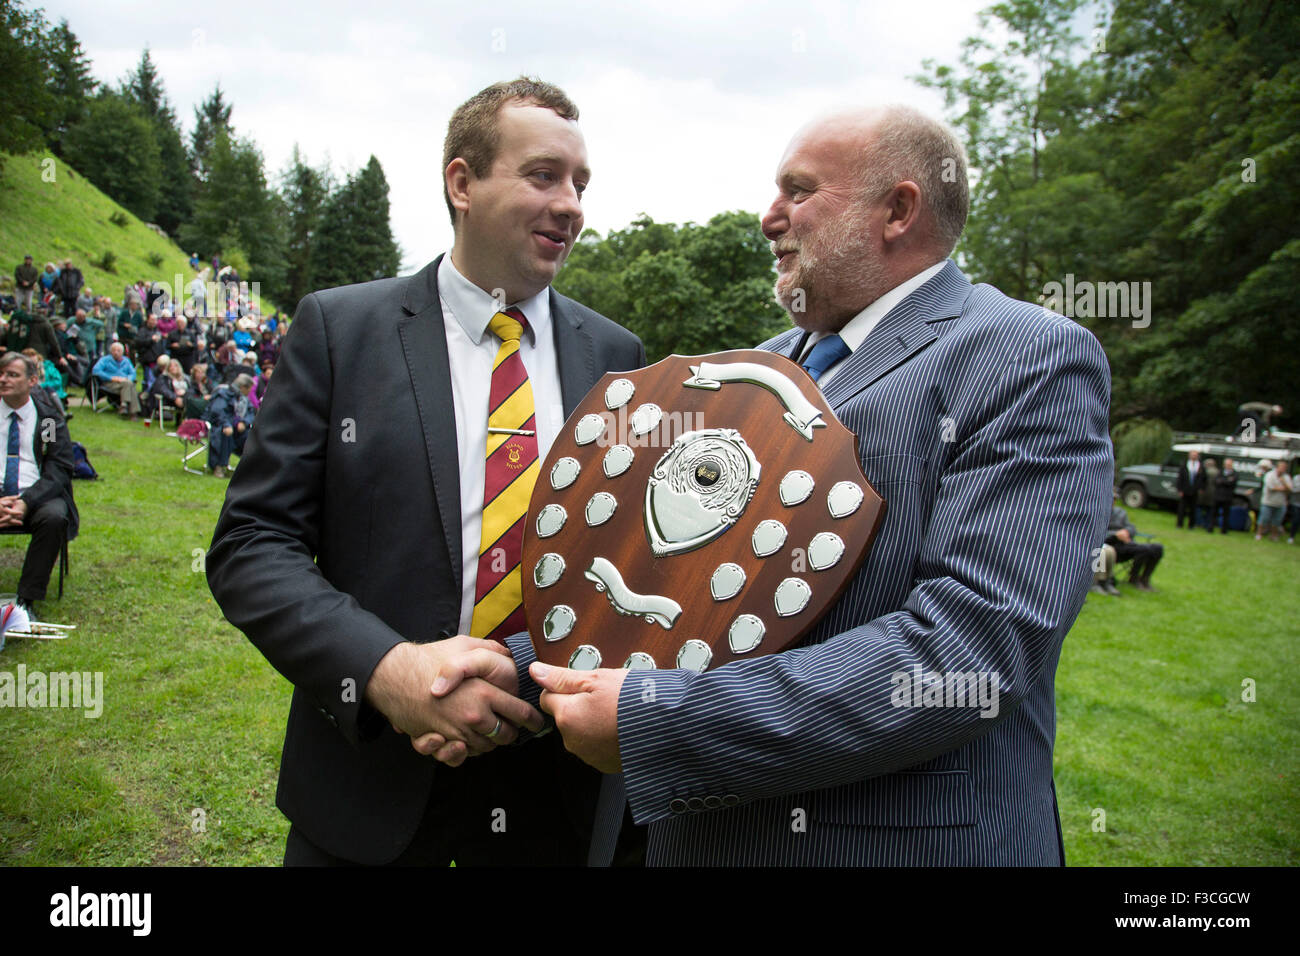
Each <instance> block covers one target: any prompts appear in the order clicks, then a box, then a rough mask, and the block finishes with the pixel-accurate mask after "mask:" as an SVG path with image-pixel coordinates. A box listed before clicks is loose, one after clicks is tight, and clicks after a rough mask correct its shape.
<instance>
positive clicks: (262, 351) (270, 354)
mask: <svg viewBox="0 0 1300 956" xmlns="http://www.w3.org/2000/svg"><path fill="white" fill-rule="evenodd" d="M278 361H280V345H279V343H278V342H276V341H275V338H274V336H273V335H272V334H271V330H270V329H263V330H262V341H261V342H259V343H258V345H257V364H258V366H260V367H264V366H265V365H266V364H267V363H268V362H269V363H270V364H272V365H274V364H275V363H276V362H278Z"/></svg>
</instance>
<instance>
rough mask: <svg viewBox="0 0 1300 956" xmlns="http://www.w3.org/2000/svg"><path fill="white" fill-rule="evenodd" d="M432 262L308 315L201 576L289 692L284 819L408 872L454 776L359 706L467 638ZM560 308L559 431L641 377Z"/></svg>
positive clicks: (315, 302)
mask: <svg viewBox="0 0 1300 956" xmlns="http://www.w3.org/2000/svg"><path fill="white" fill-rule="evenodd" d="M439 261H440V260H435V261H434V262H433V263H431V264H430V265H428V266H426V267H425V269H424V270H422V271H421V272H420V273H418V274H417V275H415V276H412V277H409V278H403V279H383V280H380V281H377V282H368V283H365V284H362V285H355V286H347V287H344V288H338V289H328V290H325V291H323V292H316V293H313V294H311V295H309V296H307V297H305V298H304V299H303V300H302V302H301V303H299V306H298V311H297V313H296V315H295V317H294V321H293V325H292V326H291V328H290V331H289V333H288V335H287V337H286V339H285V342H284V349H283V352H282V354H281V357H280V362H279V364H278V365H277V366H276V370H275V378H274V379H273V380H272V383H271V386H270V388H269V389H268V390H267V395H266V399H265V401H264V402H263V404H262V406H261V410H260V411H259V413H258V416H257V420H256V423H255V425H254V427H253V429H252V431H251V433H250V435H249V439H248V445H247V448H246V450H245V454H244V456H243V458H242V459H241V460H240V464H239V468H238V470H237V471H236V472H235V477H234V479H233V480H232V481H231V484H230V489H229V491H228V492H227V495H226V502H225V506H224V508H223V509H222V513H221V517H220V518H219V519H218V522H217V527H216V531H215V533H214V535H213V540H212V549H211V551H210V553H209V555H208V558H207V573H208V582H209V584H210V586H211V588H212V593H213V594H214V595H215V596H216V598H217V601H218V603H219V604H220V605H221V607H222V610H223V611H224V612H225V614H226V616H227V618H229V620H230V621H231V623H232V624H234V625H235V626H236V627H238V628H239V629H240V630H242V631H243V632H244V633H245V634H246V635H247V636H248V638H249V639H250V640H251V641H252V642H253V643H254V644H255V645H257V647H258V649H259V650H261V651H262V653H263V654H265V655H266V657H267V659H268V660H269V661H270V662H271V663H272V664H273V665H274V666H275V668H276V669H277V670H278V671H280V673H282V674H283V675H284V676H285V677H286V678H288V679H289V681H291V682H292V683H293V685H294V693H293V703H292V705H291V707H290V711H289V725H288V729H287V731H286V734H285V743H284V755H283V760H282V763H281V768H280V786H279V791H278V793H277V804H278V805H279V807H280V809H281V810H282V811H283V812H284V813H285V815H286V816H287V817H288V818H289V819H290V820H291V821H293V823H294V824H295V825H296V826H298V827H299V828H300V829H301V830H302V831H303V832H304V834H305V835H306V836H307V837H308V838H309V839H310V840H311V841H312V842H313V843H315V844H316V845H317V846H319V847H321V848H322V849H325V850H327V851H328V852H330V853H332V854H335V855H337V856H342V857H346V858H348V859H351V860H356V861H358V862H363V863H384V862H388V861H391V860H392V859H394V858H395V857H397V856H398V855H399V854H400V853H401V852H402V850H403V849H404V848H405V847H406V846H407V844H408V843H409V842H410V840H411V838H412V836H413V834H414V833H415V830H416V828H417V826H418V824H419V822H420V820H421V818H422V815H423V812H424V808H425V804H426V801H427V799H428V796H429V793H430V787H431V786H434V785H435V781H436V779H437V775H438V774H439V773H454V772H455V771H449V770H446V769H444V768H440V766H439V765H438V764H437V763H436V762H435V761H433V760H431V759H429V758H427V757H421V756H419V755H418V754H416V753H415V752H414V751H413V750H412V749H411V744H410V741H409V739H408V738H406V737H405V736H402V735H399V734H397V733H395V732H394V731H392V730H391V728H389V727H388V723H387V721H386V720H384V719H383V718H382V716H381V715H379V714H378V713H377V712H375V711H374V710H373V709H371V708H370V707H369V705H366V704H364V702H363V699H362V695H363V690H364V688H365V686H366V683H367V681H368V680H369V679H370V674H371V672H372V671H373V670H374V668H375V665H376V664H377V663H378V662H379V660H380V659H381V658H382V657H383V656H384V655H385V654H387V653H388V651H389V650H390V649H391V648H392V647H393V646H394V645H396V644H397V643H398V642H399V641H402V640H411V641H417V642H426V641H433V640H438V639H439V638H440V637H443V636H447V635H449V634H455V633H456V632H457V630H458V624H459V620H460V605H461V515H460V479H459V467H458V461H457V450H456V433H455V430H454V429H453V428H452V427H450V425H449V423H450V422H451V421H452V419H453V416H454V415H455V414H456V407H455V397H454V396H453V394H452V391H451V378H450V369H449V366H448V357H447V345H446V338H445V332H444V328H443V316H442V307H441V304H440V302H439V298H438V288H437V270H438V263H439ZM550 304H551V315H552V324H553V327H554V333H555V345H556V354H557V358H558V363H559V373H560V386H561V391H562V395H563V403H564V409H565V413H566V414H567V413H569V412H571V411H572V410H573V408H574V407H575V406H576V405H577V403H578V402H579V401H581V399H582V398H583V397H584V396H585V395H586V393H587V392H588V391H589V390H590V389H591V387H592V386H593V385H594V384H595V382H596V380H597V379H598V378H599V377H600V376H601V375H602V374H603V373H604V372H606V371H608V370H624V369H632V368H637V367H639V366H641V365H643V364H645V352H644V350H643V349H642V347H641V343H640V341H639V340H638V339H637V338H636V337H635V336H634V335H632V334H631V333H630V332H628V331H627V330H625V329H623V328H621V327H620V326H618V325H616V324H614V323H613V322H611V321H609V320H608V319H606V318H604V317H602V316H600V315H598V314H597V313H595V312H593V311H591V310H590V309H587V308H585V307H583V306H581V305H579V304H578V303H576V302H574V301H572V300H570V299H567V298H565V297H564V296H561V295H558V294H557V293H555V292H554V291H553V290H552V291H551V293H550ZM484 759H486V758H484ZM595 779H596V778H595V775H594V773H593V787H594V785H595Z"/></svg>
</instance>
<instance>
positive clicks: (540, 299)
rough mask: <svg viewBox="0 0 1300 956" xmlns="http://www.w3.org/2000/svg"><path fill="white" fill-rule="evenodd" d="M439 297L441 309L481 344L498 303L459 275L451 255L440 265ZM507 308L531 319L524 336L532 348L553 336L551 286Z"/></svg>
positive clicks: (495, 312)
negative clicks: (546, 337)
mask: <svg viewBox="0 0 1300 956" xmlns="http://www.w3.org/2000/svg"><path fill="white" fill-rule="evenodd" d="M438 295H439V297H440V298H441V299H442V307H443V308H444V309H445V310H446V311H448V312H450V313H451V314H452V317H453V318H455V320H456V321H457V322H458V323H459V324H460V327H461V328H462V329H464V330H465V334H466V335H467V336H468V337H469V339H470V341H472V342H473V343H474V344H475V345H481V344H482V343H483V336H484V335H486V334H487V330H488V323H489V322H490V321H492V316H494V315H496V314H497V307H498V302H497V300H496V299H494V298H492V296H490V295H488V294H487V293H486V292H484V291H483V290H482V289H480V288H479V287H478V286H476V285H475V284H474V283H472V282H470V281H469V280H468V279H466V278H465V277H464V276H463V275H461V274H460V270H459V269H457V268H456V267H455V266H454V265H453V264H452V261H451V253H450V252H448V253H447V254H446V255H444V256H443V257H442V262H441V263H440V264H439V266H438ZM506 306H507V307H508V308H516V309H518V310H519V311H521V312H523V314H524V318H526V319H527V320H528V323H527V326H528V328H527V331H526V332H525V333H524V336H525V338H527V337H528V336H531V337H532V338H531V343H532V344H533V345H536V344H537V343H538V341H540V340H541V336H542V335H549V334H550V328H551V297H550V288H549V287H547V288H545V289H543V290H542V291H541V292H538V293H537V294H536V295H533V296H530V297H529V298H527V299H524V300H523V301H521V302H507V303H506Z"/></svg>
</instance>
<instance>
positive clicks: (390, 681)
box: [365, 635, 628, 773]
mask: <svg viewBox="0 0 1300 956" xmlns="http://www.w3.org/2000/svg"><path fill="white" fill-rule="evenodd" d="M529 673H530V674H531V675H532V677H533V679H534V680H535V681H536V682H537V683H538V684H539V685H541V687H542V688H543V693H542V697H541V701H540V703H541V706H542V710H544V711H546V712H547V713H549V714H551V715H552V716H554V718H555V725H556V727H557V729H559V731H560V733H561V735H562V736H563V737H564V744H565V747H567V748H568V749H569V750H570V751H571V752H573V753H574V754H576V755H577V756H578V757H580V758H581V759H582V760H585V761H586V762H587V763H589V764H591V765H592V766H593V767H595V768H596V769H597V770H600V771H602V772H605V773H616V772H618V771H619V770H620V769H621V761H620V760H619V755H618V736H617V729H616V728H617V719H618V693H619V691H620V690H621V688H622V686H623V681H624V679H625V678H626V677H627V674H628V672H627V671H625V670H622V669H619V670H595V671H573V670H568V669H566V668H563V667H549V666H547V665H545V664H541V663H534V664H533V665H532V666H531V667H530V669H529ZM518 694H519V676H518V673H517V671H516V667H515V662H514V658H512V657H511V656H510V651H509V650H507V649H506V647H505V646H504V645H502V644H499V643H497V642H496V641H486V640H481V639H479V638H477V637H467V636H465V635H460V636H458V637H453V638H448V639H447V640H443V641H436V642H434V643H432V644H413V643H409V642H406V643H402V644H398V645H396V646H395V647H394V648H393V649H392V650H390V651H389V652H388V653H387V654H386V655H384V657H383V659H382V660H380V662H379V664H378V665H377V666H376V667H375V670H374V673H373V674H372V675H371V677H370V682H369V683H368V684H367V685H366V691H365V698H366V700H367V701H368V702H369V703H370V705H371V706H372V707H374V708H375V709H376V710H378V711H379V712H380V713H382V714H383V715H384V716H385V717H387V718H388V722H389V723H390V724H392V727H393V729H394V730H395V731H397V732H398V733H399V734H406V735H407V736H408V737H410V738H411V746H412V747H414V748H415V750H416V752H417V753H421V754H424V755H425V756H432V757H434V758H436V759H437V760H439V761H441V762H442V763H445V764H447V765H448V766H451V767H458V766H460V765H461V764H462V763H464V762H465V760H466V758H468V757H473V756H477V755H479V754H484V753H487V752H488V751H490V750H494V749H495V748H497V747H504V746H508V745H510V744H512V743H514V742H515V741H516V740H517V739H518V738H519V734H520V732H521V731H523V730H526V731H528V732H530V733H537V732H539V731H540V730H541V729H542V727H543V726H544V723H545V718H543V716H542V714H541V713H540V712H539V711H538V710H537V709H536V708H534V707H533V706H532V705H531V704H529V703H528V702H527V701H523V700H520V699H519V697H518Z"/></svg>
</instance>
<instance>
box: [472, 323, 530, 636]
mask: <svg viewBox="0 0 1300 956" xmlns="http://www.w3.org/2000/svg"><path fill="white" fill-rule="evenodd" d="M526 321H527V320H526V319H525V318H524V314H523V313H522V312H520V311H519V310H518V309H506V310H505V311H504V312H498V313H497V314H496V315H494V316H492V321H491V322H489V323H488V328H489V329H491V330H492V332H493V334H495V335H496V336H497V338H499V339H501V347H500V348H499V349H497V355H496V360H495V361H494V362H493V363H492V387H491V393H490V397H489V398H488V436H487V468H486V471H485V473H484V487H483V531H482V534H481V536H480V538H479V549H478V578H477V581H476V584H475V587H474V616H473V619H472V620H471V623H470V628H469V632H470V634H471V635H473V636H474V637H489V638H494V639H500V638H504V637H507V636H508V635H510V634H516V633H518V632H519V631H524V630H527V624H526V622H525V620H524V608H523V591H522V584H521V580H520V573H519V562H520V560H521V559H522V554H523V541H524V518H525V515H526V514H527V513H528V499H529V498H531V497H532V494H533V485H534V484H536V482H537V474H538V472H539V471H540V470H541V462H539V461H538V457H537V422H536V420H535V416H534V414H533V413H534V408H533V387H532V385H530V384H529V382H528V372H527V371H525V370H524V362H523V359H522V358H521V357H520V355H519V337H520V336H521V335H522V334H523V330H524V323H525V322H526ZM513 432H526V433H527V434H512V433H513Z"/></svg>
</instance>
